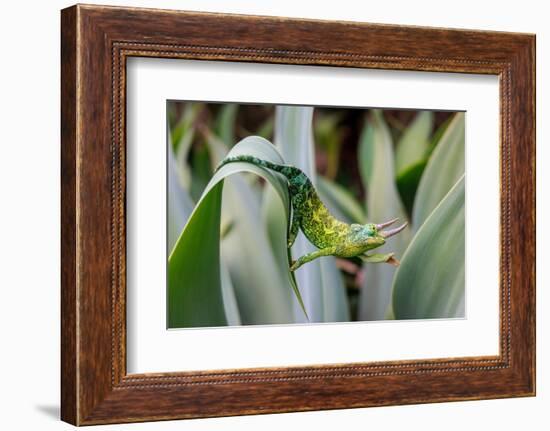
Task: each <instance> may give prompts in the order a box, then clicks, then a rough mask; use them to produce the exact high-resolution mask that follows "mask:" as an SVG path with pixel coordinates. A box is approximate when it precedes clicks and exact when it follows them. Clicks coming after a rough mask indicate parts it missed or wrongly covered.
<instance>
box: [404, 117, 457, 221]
mask: <svg viewBox="0 0 550 431" xmlns="http://www.w3.org/2000/svg"><path fill="white" fill-rule="evenodd" d="M464 146H465V130H464V113H463V112H459V113H456V114H455V115H454V118H453V119H452V121H451V122H450V123H449V126H448V127H447V129H446V130H445V132H444V133H443V135H442V136H441V139H440V140H439V143H438V144H437V147H436V148H435V150H434V151H433V153H432V155H431V157H430V159H429V161H428V164H427V165H426V169H424V173H423V174H422V178H421V179H420V183H419V185H418V190H417V192H416V198H415V201H414V206H413V213H412V214H413V215H412V221H413V229H414V230H415V231H416V230H417V229H418V228H419V227H420V226H421V225H422V224H423V223H424V220H426V218H427V217H428V216H429V215H430V214H431V212H432V211H433V210H434V208H435V207H436V206H437V205H438V204H439V202H440V201H441V199H443V197H444V196H445V195H446V194H447V193H448V192H449V190H450V189H451V187H452V186H453V185H454V184H455V183H456V182H457V181H458V179H459V178H460V177H461V176H462V175H463V174H464V163H465V162H464V159H465V151H464Z"/></svg>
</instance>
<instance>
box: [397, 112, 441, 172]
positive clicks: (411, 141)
mask: <svg viewBox="0 0 550 431" xmlns="http://www.w3.org/2000/svg"><path fill="white" fill-rule="evenodd" d="M433 122H434V115H433V112H432V111H420V112H419V113H418V114H416V117H415V118H414V120H413V121H412V123H411V124H410V125H409V126H408V127H407V128H406V129H405V131H404V132H403V135H402V136H401V139H399V142H397V147H396V148H397V149H396V152H395V170H396V171H397V175H398V176H401V175H402V173H403V172H405V171H407V170H408V169H410V167H411V166H412V165H415V164H417V163H418V162H420V161H422V160H423V159H424V158H425V156H426V153H427V151H428V147H429V143H430V140H429V138H430V134H431V133H432V129H433Z"/></svg>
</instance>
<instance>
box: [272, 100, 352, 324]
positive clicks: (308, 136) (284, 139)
mask: <svg viewBox="0 0 550 431" xmlns="http://www.w3.org/2000/svg"><path fill="white" fill-rule="evenodd" d="M312 117H313V108H309V107H295V106H278V107H277V109H276V115H275V142H276V144H277V148H279V150H280V151H281V154H282V155H283V158H284V160H285V162H286V163H287V164H291V165H294V166H297V167H299V168H300V169H302V171H304V173H305V174H306V175H307V176H308V177H309V178H310V179H311V181H312V182H313V184H314V185H316V184H317V173H316V171H315V148H314V143H313V131H312ZM314 250H316V248H315V247H314V246H313V245H312V244H311V243H310V242H309V241H308V240H307V239H306V238H305V236H304V235H303V234H302V233H301V232H300V234H299V235H298V237H297V239H296V242H295V243H294V246H293V247H292V255H293V257H294V259H296V258H298V257H299V256H302V255H303V254H306V253H309V252H311V251H314ZM295 276H296V280H297V283H298V286H299V287H300V291H301V292H302V295H303V298H304V304H305V306H306V310H307V311H308V315H309V319H310V321H312V322H327V321H335V320H336V321H341V320H345V319H346V318H347V317H348V313H349V307H348V305H347V296H346V292H345V289H344V283H343V280H342V276H341V274H340V271H339V270H338V268H337V267H336V260H335V259H334V258H333V257H332V256H327V257H323V258H321V259H318V260H316V261H313V262H310V263H308V264H307V265H304V266H302V267H301V268H300V269H298V270H297V271H296V275H295ZM295 318H296V321H297V322H303V321H304V317H303V315H302V313H301V312H300V310H295Z"/></svg>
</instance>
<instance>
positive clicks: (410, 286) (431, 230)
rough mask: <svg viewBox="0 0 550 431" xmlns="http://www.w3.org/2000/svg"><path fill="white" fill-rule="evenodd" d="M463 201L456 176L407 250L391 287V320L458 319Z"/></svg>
mask: <svg viewBox="0 0 550 431" xmlns="http://www.w3.org/2000/svg"><path fill="white" fill-rule="evenodd" d="M464 197H465V179H464V176H462V177H461V178H460V180H459V181H458V182H457V183H456V184H455V185H454V187H452V189H451V190H450V191H449V193H448V194H447V195H446V196H445V198H444V199H443V200H442V201H441V202H440V203H439V205H438V206H437V207H436V208H435V210H434V211H433V212H432V213H431V214H430V216H429V217H428V218H427V219H426V221H425V222H424V224H423V225H422V226H421V227H420V229H419V230H418V232H417V233H416V235H415V237H414V238H413V240H412V241H411V243H410V245H409V247H408V248H407V251H406V252H405V254H404V256H403V257H402V259H401V266H400V267H399V269H398V271H397V274H396V276H395V281H394V285H393V301H392V302H393V313H394V315H395V318H396V319H429V318H451V317H463V316H464V302H465V301H464V299H465V297H464V295H465V278H464V277H465V254H464V250H465V209H464V208H465V201H464Z"/></svg>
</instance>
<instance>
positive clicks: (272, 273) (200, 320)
mask: <svg viewBox="0 0 550 431" xmlns="http://www.w3.org/2000/svg"><path fill="white" fill-rule="evenodd" d="M237 154H250V155H254V156H256V157H259V158H262V159H265V160H270V161H272V162H274V163H283V159H282V158H281V156H280V155H279V154H278V153H277V150H276V149H275V147H274V146H273V145H271V143H269V142H268V141H266V140H264V139H262V138H259V137H249V138H246V139H244V140H242V141H241V142H240V143H239V144H237V145H236V146H235V147H234V148H233V149H232V150H231V151H230V152H229V154H228V156H232V155H237ZM241 172H252V173H254V174H257V175H260V176H262V177H263V178H265V179H266V180H267V181H268V182H269V183H270V184H271V185H272V186H273V187H274V189H275V190H276V192H277V195H278V197H279V199H280V200H281V202H282V203H283V204H282V208H283V209H284V211H285V213H283V214H282V217H283V218H284V219H285V220H288V216H289V214H288V208H289V197H288V189H287V186H286V182H285V181H284V179H283V178H282V177H280V176H279V175H278V174H274V173H272V172H271V171H269V170H266V169H263V168H259V167H256V166H253V165H251V164H248V163H231V164H227V165H225V166H223V167H222V168H221V169H220V170H219V171H217V172H216V173H215V174H214V176H213V177H212V179H211V180H210V182H209V183H208V185H207V186H206V188H205V190H204V192H203V194H202V197H201V198H200V200H199V201H198V203H197V205H196V206H195V209H194V211H193V213H192V214H191V216H190V218H189V220H188V222H187V224H186V226H185V228H184V229H183V232H182V234H181V236H180V237H179V239H178V241H177V243H176V245H175V247H174V250H173V252H172V254H171V255H170V258H169V263H168V297H169V301H168V322H169V326H170V327H189V326H219V325H226V324H227V323H228V317H227V311H226V308H227V307H228V305H227V304H224V295H223V290H222V287H223V286H222V280H221V276H222V274H221V272H220V222H221V220H220V219H221V201H222V189H223V184H224V179H225V178H226V177H228V176H230V175H232V174H235V173H241ZM236 179H237V180H238V179H239V178H236ZM228 189H229V187H228ZM236 196H239V194H238V193H237V194H236ZM242 202H244V201H241V203H242ZM229 203H230V204H231V203H234V204H235V205H238V203H237V202H236V201H229ZM247 204H248V203H245V204H244V205H247ZM252 214H253V217H255V215H254V213H252ZM253 217H251V218H248V219H246V220H239V223H238V224H237V220H235V226H234V227H233V228H232V229H231V231H230V233H228V235H227V238H226V239H224V246H225V243H226V242H228V241H230V238H231V237H232V236H233V237H234V238H235V233H236V232H238V234H237V240H238V245H239V247H238V249H237V250H235V252H233V253H230V254H229V255H228V256H227V255H225V256H224V258H225V257H227V260H226V261H227V265H228V269H229V271H230V274H231V280H232V282H233V284H234V287H235V291H236V294H237V302H238V305H239V311H240V317H241V320H242V322H243V323H244V324H249V323H254V324H258V323H290V322H292V303H293V301H294V300H295V299H294V295H297V299H298V301H299V302H300V301H301V298H300V296H299V292H298V290H297V287H296V285H295V283H294V279H293V277H292V274H291V273H290V271H288V270H287V271H286V272H284V273H282V274H281V273H279V271H277V267H276V262H275V259H274V257H273V254H272V253H271V251H270V247H269V244H268V240H267V237H266V234H265V232H264V234H263V235H264V236H263V237H262V235H258V236H255V237H254V232H256V233H257V230H256V229H254V225H251V226H248V225H247V223H249V222H251V221H254V220H253ZM258 219H259V217H258ZM247 229H248V230H250V231H253V233H250V234H249V236H250V237H252V238H248V239H247V240H246V241H245V240H242V237H240V235H242V234H243V232H247ZM285 242H286V239H285ZM284 247H285V249H286V244H284ZM261 250H267V253H265V254H263V255H262V253H261ZM233 257H238V260H237V261H236V262H237V263H235V260H233V259H232V258H233ZM242 262H244V270H243V269H240V270H238V271H234V269H235V268H236V267H239V265H242ZM241 268H242V266H241ZM244 271H248V277H246V274H245V272H244ZM239 274H240V277H241V278H239ZM242 274H245V276H243V275H242ZM243 277H244V279H243ZM246 282H248V284H245V283H246ZM289 285H290V286H291V287H292V288H293V289H295V290H294V294H292V293H291V290H290V289H288V286H289ZM243 286H245V287H244V288H243ZM284 287H286V289H284ZM258 310H261V312H259V311H258Z"/></svg>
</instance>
